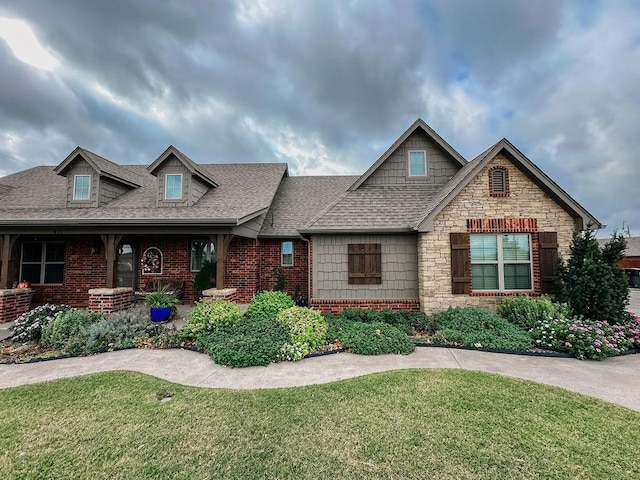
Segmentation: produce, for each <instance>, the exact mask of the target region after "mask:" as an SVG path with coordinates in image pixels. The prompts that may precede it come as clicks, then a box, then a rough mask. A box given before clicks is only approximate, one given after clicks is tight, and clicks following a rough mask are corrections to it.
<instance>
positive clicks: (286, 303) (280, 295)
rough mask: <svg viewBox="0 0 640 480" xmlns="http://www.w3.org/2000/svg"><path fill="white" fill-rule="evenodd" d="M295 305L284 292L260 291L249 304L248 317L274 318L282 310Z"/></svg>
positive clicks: (258, 318) (259, 318) (256, 318)
mask: <svg viewBox="0 0 640 480" xmlns="http://www.w3.org/2000/svg"><path fill="white" fill-rule="evenodd" d="M293 306H295V303H294V302H293V300H292V299H291V297H289V296H288V295H287V294H286V293H284V292H260V293H259V294H257V295H256V296H255V297H253V300H251V303H250V304H249V307H248V308H247V317H248V318H252V319H254V320H269V319H271V320H273V319H275V318H276V315H278V313H280V312H281V311H282V310H286V309H287V308H289V307H293Z"/></svg>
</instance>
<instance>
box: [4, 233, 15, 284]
mask: <svg viewBox="0 0 640 480" xmlns="http://www.w3.org/2000/svg"><path fill="white" fill-rule="evenodd" d="M18 237H19V235H11V234H10V233H5V234H4V235H2V237H0V248H1V249H2V269H0V288H9V286H10V285H9V261H10V260H11V250H12V249H13V245H14V244H15V243H16V240H17V239H18Z"/></svg>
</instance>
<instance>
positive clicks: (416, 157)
mask: <svg viewBox="0 0 640 480" xmlns="http://www.w3.org/2000/svg"><path fill="white" fill-rule="evenodd" d="M426 175H427V152H426V151H425V150H409V176H410V177H425V176H426Z"/></svg>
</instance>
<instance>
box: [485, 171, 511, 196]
mask: <svg viewBox="0 0 640 480" xmlns="http://www.w3.org/2000/svg"><path fill="white" fill-rule="evenodd" d="M489 194H490V195H491V196H492V197H508V196H509V170H507V169H506V168H505V167H493V168H492V169H491V170H489Z"/></svg>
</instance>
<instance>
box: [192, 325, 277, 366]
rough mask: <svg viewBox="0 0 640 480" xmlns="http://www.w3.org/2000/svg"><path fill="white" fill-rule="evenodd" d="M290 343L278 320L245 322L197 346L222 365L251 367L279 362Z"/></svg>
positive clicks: (218, 331) (217, 332) (221, 330)
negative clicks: (283, 348)
mask: <svg viewBox="0 0 640 480" xmlns="http://www.w3.org/2000/svg"><path fill="white" fill-rule="evenodd" d="M288 342H289V332H288V330H287V328H286V327H285V326H284V325H282V324H280V323H279V322H277V321H276V320H275V319H270V320H269V319H267V320H252V319H248V318H243V319H241V320H240V321H238V322H237V323H234V324H227V325H223V326H220V327H219V328H217V329H216V330H215V331H214V332H213V333H211V334H209V335H207V336H204V337H201V338H200V339H199V340H198V346H199V347H200V348H204V349H206V350H207V352H208V353H209V356H210V357H211V358H212V359H213V361H214V362H216V363H217V364H219V365H227V366H230V367H252V366H257V365H268V364H269V363H270V362H277V361H279V360H280V358H282V347H283V346H284V345H285V344H287V343H288Z"/></svg>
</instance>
